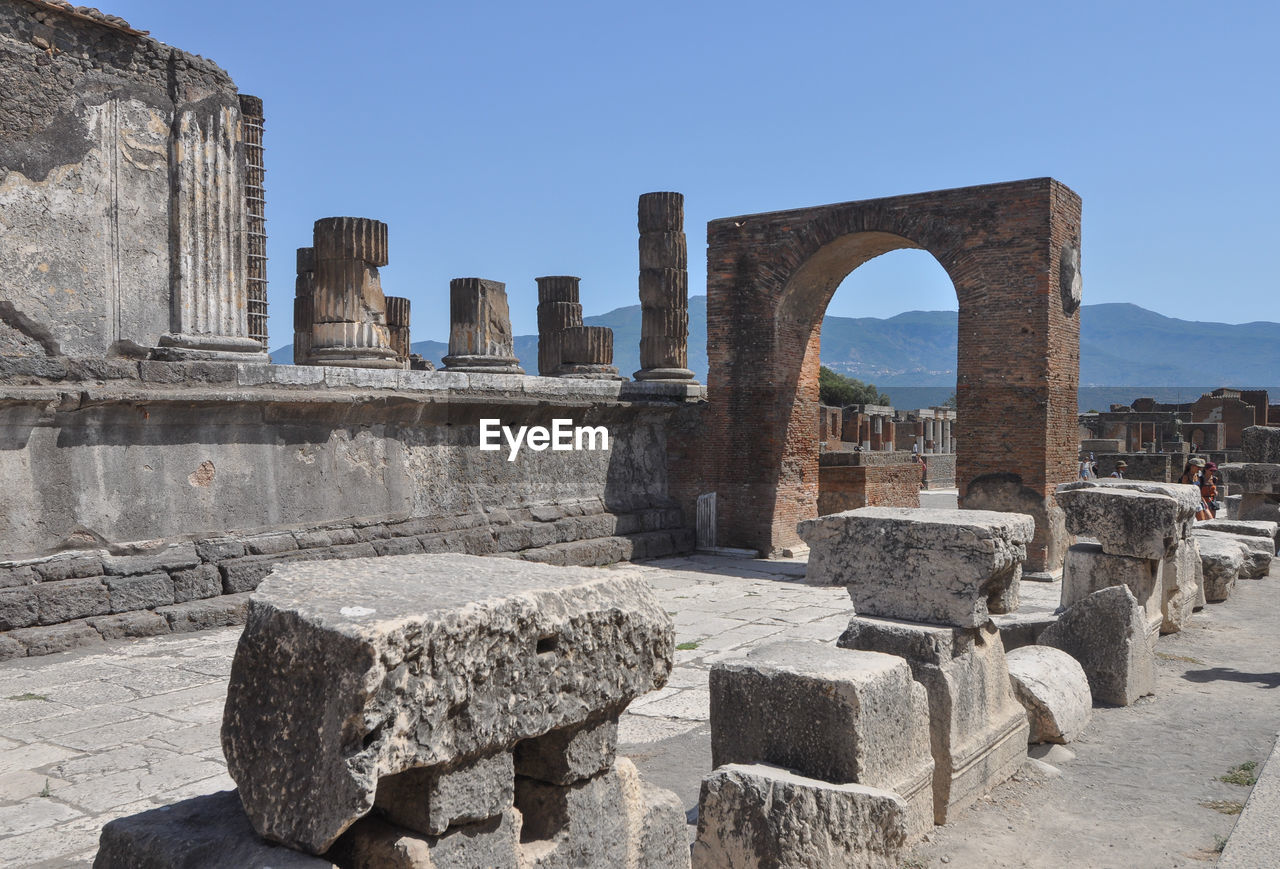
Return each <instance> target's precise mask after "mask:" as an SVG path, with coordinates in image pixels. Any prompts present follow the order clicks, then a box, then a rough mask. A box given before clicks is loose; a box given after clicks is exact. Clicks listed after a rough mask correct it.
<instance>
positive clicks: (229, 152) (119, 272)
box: [0, 0, 247, 356]
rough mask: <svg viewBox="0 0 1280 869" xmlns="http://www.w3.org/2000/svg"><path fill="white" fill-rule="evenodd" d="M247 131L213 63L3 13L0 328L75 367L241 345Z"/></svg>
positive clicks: (123, 34) (1, 6) (130, 34)
mask: <svg viewBox="0 0 1280 869" xmlns="http://www.w3.org/2000/svg"><path fill="white" fill-rule="evenodd" d="M239 125H240V108H239V102H238V99H237V94H236V88H235V85H234V83H233V82H232V81H231V79H230V77H229V76H228V75H227V74H226V73H225V72H224V71H223V70H222V69H220V68H219V67H218V66H217V65H216V64H214V63H213V62H211V61H208V60H205V59H203V58H201V57H197V56H195V55H191V54H187V53H185V52H182V51H178V50H177V49H173V48H170V47H169V46H166V45H162V44H161V43H159V42H156V41H155V40H152V39H148V38H146V37H145V36H142V35H140V34H138V33H137V32H136V31H131V30H129V29H127V28H123V27H120V26H116V25H112V24H110V23H106V22H96V21H88V20H85V19H84V18H82V17H76V16H75V15H72V14H64V13H60V12H54V11H52V10H48V9H43V8H41V7H39V6H37V5H33V4H31V3H27V2H21V0H0V212H2V213H3V214H4V231H3V232H0V299H4V300H6V301H5V302H4V304H3V305H0V320H3V321H4V322H5V323H6V324H8V326H10V327H11V328H14V329H16V330H18V331H20V332H23V333H24V334H26V335H28V336H32V337H34V338H36V339H37V340H38V341H40V342H41V343H43V344H44V345H45V346H46V349H53V350H56V351H58V352H61V353H64V354H67V355H71V356H104V355H109V354H112V353H125V354H127V353H129V352H131V351H132V350H133V348H134V347H135V345H137V346H141V347H154V346H156V345H157V343H158V342H159V339H160V337H161V335H163V334H165V333H169V332H188V333H193V334H219V335H231V336H243V335H244V332H245V329H247V319H246V315H245V311H244V307H245V299H244V293H245V289H244V261H245V252H244V249H243V229H244V201H243V188H242V174H243V146H242V142H241V132H240V129H239ZM211 209H220V210H218V212H217V214H216V215H215V214H213V212H212V211H211ZM215 223H216V225H218V226H220V227H225V228H227V230H228V231H227V234H226V238H225V239H224V240H225V242H226V243H225V244H221V243H219V244H208V245H203V244H202V245H200V246H199V247H198V248H197V247H195V246H193V245H192V244H191V243H190V238H191V237H192V236H193V234H199V233H204V232H209V231H210V230H209V227H212V226H214V225H215ZM196 250H199V251H200V255H199V256H197V255H196V253H195V251H196ZM219 257H220V258H219ZM223 284H225V285H226V286H223Z"/></svg>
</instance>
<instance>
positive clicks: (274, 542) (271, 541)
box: [243, 531, 298, 555]
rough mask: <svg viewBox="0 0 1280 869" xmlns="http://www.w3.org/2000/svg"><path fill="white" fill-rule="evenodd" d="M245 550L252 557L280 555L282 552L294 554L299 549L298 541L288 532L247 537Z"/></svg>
mask: <svg viewBox="0 0 1280 869" xmlns="http://www.w3.org/2000/svg"><path fill="white" fill-rule="evenodd" d="M243 539H244V548H245V550H246V551H248V553H249V554H250V555H278V554H280V553H281V552H292V551H294V550H295V549H297V548H298V541H297V540H295V539H294V538H293V534H291V533H290V532H288V531H278V532H275V533H272V534H255V535H253V536H252V537H245V538H243Z"/></svg>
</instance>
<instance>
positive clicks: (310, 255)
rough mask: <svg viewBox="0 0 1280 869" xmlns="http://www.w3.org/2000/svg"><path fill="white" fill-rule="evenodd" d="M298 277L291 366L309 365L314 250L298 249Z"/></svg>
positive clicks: (314, 275) (294, 300) (312, 318)
mask: <svg viewBox="0 0 1280 869" xmlns="http://www.w3.org/2000/svg"><path fill="white" fill-rule="evenodd" d="M297 256H298V277H297V280H295V281H294V285H293V364H294V365H310V364H311V327H312V324H314V323H315V320H316V314H315V292H316V249H315V248H314V247H300V248H298V254H297Z"/></svg>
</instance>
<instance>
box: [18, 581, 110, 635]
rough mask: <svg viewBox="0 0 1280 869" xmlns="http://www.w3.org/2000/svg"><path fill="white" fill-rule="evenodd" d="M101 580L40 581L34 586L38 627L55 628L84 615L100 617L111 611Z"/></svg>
mask: <svg viewBox="0 0 1280 869" xmlns="http://www.w3.org/2000/svg"><path fill="white" fill-rule="evenodd" d="M102 580H103V577H100V576H93V577H85V578H83V579H64V580H62V581H60V582H42V583H40V584H39V585H37V586H36V597H37V598H38V600H39V603H40V624H42V625H56V624H59V623H61V622H69V621H71V620H72V619H81V618H84V617H85V616H103V615H106V614H107V613H109V612H111V600H110V598H109V596H108V593H107V587H106V586H105V585H103V584H102Z"/></svg>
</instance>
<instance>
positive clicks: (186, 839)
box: [93, 791, 337, 869]
mask: <svg viewBox="0 0 1280 869" xmlns="http://www.w3.org/2000/svg"><path fill="white" fill-rule="evenodd" d="M93 865H94V869H138V867H140V866H147V867H153V866H154V867H159V866H191V867H195V866H213V865H218V866H228V867H230V866H235V867H240V869H337V866H336V865H335V864H333V863H331V862H330V861H329V860H326V859H321V858H318V857H312V856H311V855H309V854H300V853H298V852H297V851H293V850H290V849H289V848H285V847H282V846H280V845H274V844H272V843H270V842H264V841H263V840H262V839H259V838H258V836H257V834H256V833H254V832H253V827H251V826H250V825H249V819H248V818H246V817H245V814H244V810H243V809H242V808H241V807H240V800H239V799H238V798H237V797H236V792H235V791H221V792H219V793H216V794H209V795H208V796H203V797H194V798H192V799H189V800H183V801H182V802H180V803H174V804H173V805H169V806H163V807H161V808H158V809H150V810H148V811H145V812H139V813H138V814H136V815H129V816H128V817H124V818H116V819H115V820H114V821H109V822H108V823H107V824H106V826H104V827H103V828H102V835H101V837H100V838H99V840H98V856H97V858H96V859H95V860H94V862H93Z"/></svg>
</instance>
